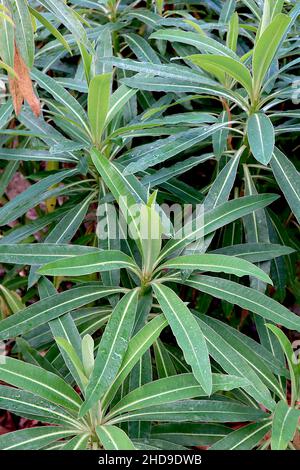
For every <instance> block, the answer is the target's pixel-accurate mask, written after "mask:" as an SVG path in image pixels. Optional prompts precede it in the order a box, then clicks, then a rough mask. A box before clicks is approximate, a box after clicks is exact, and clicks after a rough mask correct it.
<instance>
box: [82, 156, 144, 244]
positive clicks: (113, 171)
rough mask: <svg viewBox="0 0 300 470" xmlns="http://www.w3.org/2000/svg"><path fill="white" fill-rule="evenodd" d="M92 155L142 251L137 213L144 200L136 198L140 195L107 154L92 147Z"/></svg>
mask: <svg viewBox="0 0 300 470" xmlns="http://www.w3.org/2000/svg"><path fill="white" fill-rule="evenodd" d="M91 157H92V160H93V162H94V165H95V167H96V168H97V171H98V172H99V174H100V176H101V177H102V179H103V180H104V182H105V184H106V186H107V187H108V188H109V190H110V191H111V193H112V194H113V196H114V198H115V199H116V201H117V202H118V204H119V206H120V210H121V211H122V213H123V216H124V218H125V221H126V223H127V225H128V227H129V231H130V232H131V235H132V236H133V237H134V238H135V239H136V242H137V245H138V247H139V248H140V251H142V250H141V246H140V240H139V236H138V234H139V220H138V213H137V201H138V202H142V200H141V199H138V200H136V199H135V196H137V197H139V196H138V195H137V194H136V192H134V196H133V194H132V192H131V191H129V188H128V185H127V181H126V178H125V177H124V175H123V173H121V171H120V170H119V169H118V168H117V166H116V165H114V164H113V163H112V162H110V161H109V160H107V158H105V156H104V155H102V154H101V153H100V152H98V151H97V150H96V149H92V152H91Z"/></svg>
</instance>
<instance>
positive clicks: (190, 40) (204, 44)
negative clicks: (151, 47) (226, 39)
mask: <svg viewBox="0 0 300 470" xmlns="http://www.w3.org/2000/svg"><path fill="white" fill-rule="evenodd" d="M149 39H163V40H167V41H171V42H182V43H184V44H189V45H191V46H194V47H196V48H197V49H199V50H200V51H201V52H202V53H207V54H218V55H220V56H225V57H231V58H233V59H236V58H237V56H236V54H235V53H234V52H232V51H231V50H230V49H228V48H227V47H226V46H224V45H223V44H221V43H220V42H218V41H216V40H215V39H212V38H209V37H206V36H201V35H200V34H198V33H192V32H190V31H180V30H179V29H171V28H168V29H161V30H159V31H155V32H154V33H152V34H151V36H150V38H149Z"/></svg>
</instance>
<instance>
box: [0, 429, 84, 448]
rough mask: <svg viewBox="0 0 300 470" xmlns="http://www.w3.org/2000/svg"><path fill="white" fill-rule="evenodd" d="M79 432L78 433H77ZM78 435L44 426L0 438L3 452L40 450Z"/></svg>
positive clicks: (71, 431) (66, 430) (72, 431)
mask: <svg viewBox="0 0 300 470" xmlns="http://www.w3.org/2000/svg"><path fill="white" fill-rule="evenodd" d="M77 432H78V431H77ZM74 434H76V430H74V429H68V428H67V429H64V428H60V427H57V426H42V427H35V428H29V429H22V430H21V431H15V432H9V433H7V434H3V435H2V436H0V449H1V450H39V449H41V448H42V447H45V446H47V445H48V444H51V442H53V441H58V440H59V439H63V438H64V437H68V436H72V435H74Z"/></svg>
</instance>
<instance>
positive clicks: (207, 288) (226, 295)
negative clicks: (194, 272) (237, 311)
mask: <svg viewBox="0 0 300 470" xmlns="http://www.w3.org/2000/svg"><path fill="white" fill-rule="evenodd" d="M176 280H177V281H179V280H178V279H176ZM179 282H180V281H179ZM185 283H186V284H187V285H189V286H191V287H194V288H195V289H198V290H200V291H201V292H206V293H207V294H210V295H212V296H214V297H217V298H218V299H223V300H227V302H230V303H232V304H236V305H239V306H240V307H242V308H245V309H247V310H250V311H251V312H254V313H257V314H258V315H260V316H262V317H263V318H266V319H267V320H271V321H273V322H275V323H278V324H279V325H283V326H285V327H286V328H289V329H291V330H296V331H300V318H299V317H298V316H297V315H295V314H293V313H292V312H291V311H290V310H288V309H287V308H286V307H284V306H283V305H281V304H280V303H278V302H276V301H275V300H273V299H272V298H270V297H267V296H266V295H264V294H262V293H261V292H258V291H256V290H254V289H251V288H249V287H245V286H242V285H240V284H237V283H236V282H232V281H228V280H226V279H220V278H215V277H210V276H204V275H201V276H195V277H193V278H189V279H188V280H187V281H185Z"/></svg>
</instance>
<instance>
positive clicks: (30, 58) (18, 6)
mask: <svg viewBox="0 0 300 470" xmlns="http://www.w3.org/2000/svg"><path fill="white" fill-rule="evenodd" d="M10 4H11V11H12V17H13V21H14V23H15V39H16V42H17V46H18V48H19V50H20V53H21V56H22V58H23V60H24V62H25V63H26V65H27V67H28V68H29V69H31V68H32V66H33V62H34V47H35V46H34V38H33V28H32V22H31V15H30V12H29V9H28V5H27V1H26V0H18V1H12V2H10Z"/></svg>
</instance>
